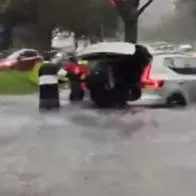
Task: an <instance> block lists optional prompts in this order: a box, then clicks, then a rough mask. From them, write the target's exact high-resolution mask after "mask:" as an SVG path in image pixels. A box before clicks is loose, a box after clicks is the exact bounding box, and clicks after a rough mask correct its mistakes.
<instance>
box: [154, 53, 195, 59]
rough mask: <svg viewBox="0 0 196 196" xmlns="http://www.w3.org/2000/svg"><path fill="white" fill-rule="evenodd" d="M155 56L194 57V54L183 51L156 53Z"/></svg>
mask: <svg viewBox="0 0 196 196" xmlns="http://www.w3.org/2000/svg"><path fill="white" fill-rule="evenodd" d="M153 57H162V58H165V57H193V56H192V55H189V54H183V53H157V54H156V53H155V54H154V55H153Z"/></svg>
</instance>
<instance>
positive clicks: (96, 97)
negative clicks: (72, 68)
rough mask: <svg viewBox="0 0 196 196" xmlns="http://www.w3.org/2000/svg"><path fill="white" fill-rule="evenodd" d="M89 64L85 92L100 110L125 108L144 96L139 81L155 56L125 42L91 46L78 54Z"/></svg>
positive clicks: (139, 46)
mask: <svg viewBox="0 0 196 196" xmlns="http://www.w3.org/2000/svg"><path fill="white" fill-rule="evenodd" d="M76 56H77V58H78V59H80V60H82V61H88V67H89V73H88V74H87V76H86V77H85V81H84V85H85V89H86V90H85V92H87V91H88V92H89V95H90V99H91V100H92V101H93V102H94V103H95V104H96V105H97V106H100V107H108V106H110V107H113V106H124V105H125V104H126V102H127V99H128V98H129V100H132V101H133V100H134V101H135V100H138V99H139V98H140V96H141V86H140V78H141V75H142V73H143V69H144V68H145V67H146V66H147V65H148V64H149V62H150V60H151V58H152V55H151V54H150V53H149V50H148V49H147V48H146V47H144V46H142V45H137V44H132V43H126V42H101V43H97V44H92V45H90V46H88V47H86V48H84V49H83V50H81V51H79V52H78V53H77V55H76Z"/></svg>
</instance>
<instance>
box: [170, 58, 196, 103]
mask: <svg viewBox="0 0 196 196" xmlns="http://www.w3.org/2000/svg"><path fill="white" fill-rule="evenodd" d="M169 68H170V69H171V70H173V71H174V72H175V73H176V81H177V82H178V85H179V88H180V89H182V90H183V91H184V92H185V93H186V94H187V95H188V98H189V101H196V58H193V57H186V56H184V57H176V58H174V65H173V66H170V67H169Z"/></svg>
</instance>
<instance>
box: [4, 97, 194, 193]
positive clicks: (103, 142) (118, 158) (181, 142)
mask: <svg viewBox="0 0 196 196" xmlns="http://www.w3.org/2000/svg"><path fill="white" fill-rule="evenodd" d="M62 102H63V103H62V109H61V110H60V111H59V112H50V113H40V112H39V110H38V108H37V107H38V100H37V96H36V95H32V96H26V97H1V98H0V110H1V112H0V160H1V161H0V174H1V175H0V195H1V196H4V195H5V196H65V195H67V196H76V195H80V196H98V195H102V196H119V195H121V196H130V195H133V196H165V195H167V196H184V195H186V196H195V193H196V186H195V185H196V150H195V149H196V120H195V119H196V117H195V116H196V107H190V108H186V109H181V110H169V109H150V108H145V107H138V108H137V107H134V108H131V107H130V108H129V109H127V110H116V111H115V110H98V109H93V108H90V107H87V106H73V105H70V104H69V103H68V102H67V101H66V97H65V96H62Z"/></svg>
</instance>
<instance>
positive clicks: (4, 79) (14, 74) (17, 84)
mask: <svg viewBox="0 0 196 196" xmlns="http://www.w3.org/2000/svg"><path fill="white" fill-rule="evenodd" d="M36 91H37V85H36V84H33V83H31V82H30V80H29V72H18V71H5V72H2V71H1V72H0V94H15V95H20V94H29V93H34V92H36Z"/></svg>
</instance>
